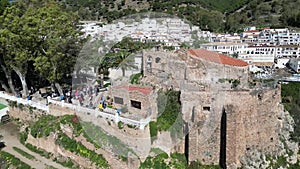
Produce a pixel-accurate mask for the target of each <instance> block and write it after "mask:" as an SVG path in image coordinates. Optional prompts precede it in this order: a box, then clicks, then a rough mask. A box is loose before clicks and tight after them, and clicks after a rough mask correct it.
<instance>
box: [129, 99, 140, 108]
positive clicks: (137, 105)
mask: <svg viewBox="0 0 300 169" xmlns="http://www.w3.org/2000/svg"><path fill="white" fill-rule="evenodd" d="M130 102H131V107H134V108H137V109H141V108H142V103H141V102H138V101H134V100H130Z"/></svg>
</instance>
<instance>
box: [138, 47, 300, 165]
mask: <svg viewBox="0 0 300 169" xmlns="http://www.w3.org/2000/svg"><path fill="white" fill-rule="evenodd" d="M143 70H144V72H143V73H144V78H143V81H142V82H143V84H147V85H149V86H153V87H154V88H173V89H175V90H180V91H181V96H180V101H181V106H182V110H181V112H182V114H183V119H184V122H185V127H184V128H185V132H186V133H185V138H184V139H183V141H182V142H181V143H180V145H176V144H173V146H177V147H181V148H177V149H176V151H178V150H179V151H181V152H182V153H185V154H186V156H187V158H188V161H189V162H192V161H197V160H199V161H200V162H201V163H202V164H219V165H220V166H221V167H222V168H226V167H227V168H237V167H241V165H243V164H242V163H244V162H243V161H245V160H244V159H245V157H246V154H247V153H249V152H251V151H258V152H261V153H262V154H271V155H274V154H278V153H279V152H282V151H283V149H284V148H283V147H282V146H279V145H282V138H281V136H280V133H282V132H283V131H285V132H287V131H286V130H292V129H286V127H284V125H283V124H288V125H291V124H290V123H291V122H288V123H287V122H286V121H285V120H286V119H287V116H288V115H287V114H286V113H284V108H283V106H282V105H281V104H280V102H281V97H280V96H281V95H280V86H276V87H275V88H260V89H252V88H250V87H249V85H248V80H249V76H248V74H249V72H248V64H247V63H245V62H243V61H240V60H237V59H234V58H230V57H227V56H225V55H222V54H218V53H214V52H209V51H207V50H204V49H194V50H184V49H182V50H179V51H176V52H166V51H160V50H157V49H156V50H152V51H144V53H143ZM154 117H155V115H154ZM287 133H288V132H287ZM294 151H297V150H294ZM257 167H258V166H257ZM258 168H259V167H258Z"/></svg>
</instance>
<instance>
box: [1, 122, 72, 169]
mask: <svg viewBox="0 0 300 169" xmlns="http://www.w3.org/2000/svg"><path fill="white" fill-rule="evenodd" d="M0 134H1V135H3V141H4V142H5V145H6V147H5V148H3V149H2V150H3V151H6V152H8V153H10V154H12V155H14V156H15V157H17V158H19V159H20V160H21V161H23V162H25V163H27V164H28V165H30V166H31V167H33V168H36V169H43V168H47V166H52V167H55V168H58V169H67V168H65V167H63V166H62V165H60V164H58V163H55V162H54V161H52V160H51V159H47V158H45V157H42V156H40V155H39V154H37V153H34V152H32V151H30V150H29V149H27V148H26V147H25V146H24V145H23V144H21V143H20V141H19V129H18V126H17V125H15V124H13V123H12V122H10V123H7V124H4V125H1V126H0ZM13 147H18V148H19V149H21V150H23V151H25V152H27V153H28V154H30V155H32V156H34V157H35V159H33V160H30V159H27V158H26V157H24V156H22V155H21V154H19V153H18V152H16V151H15V150H14V149H13Z"/></svg>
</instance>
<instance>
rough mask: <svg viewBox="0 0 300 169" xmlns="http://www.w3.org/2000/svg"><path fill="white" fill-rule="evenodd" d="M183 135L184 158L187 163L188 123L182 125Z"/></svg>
mask: <svg viewBox="0 0 300 169" xmlns="http://www.w3.org/2000/svg"><path fill="white" fill-rule="evenodd" d="M184 130H185V131H184V134H185V141H184V155H185V158H186V161H187V163H189V126H188V123H186V122H185V123H184Z"/></svg>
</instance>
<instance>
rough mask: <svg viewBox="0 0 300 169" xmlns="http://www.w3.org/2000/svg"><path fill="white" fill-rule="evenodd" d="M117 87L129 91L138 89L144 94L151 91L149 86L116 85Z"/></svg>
mask: <svg viewBox="0 0 300 169" xmlns="http://www.w3.org/2000/svg"><path fill="white" fill-rule="evenodd" d="M117 89H125V90H127V91H129V92H132V91H138V92H140V93H143V94H145V95H148V94H150V93H151V91H152V88H151V87H139V86H118V87H117Z"/></svg>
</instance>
